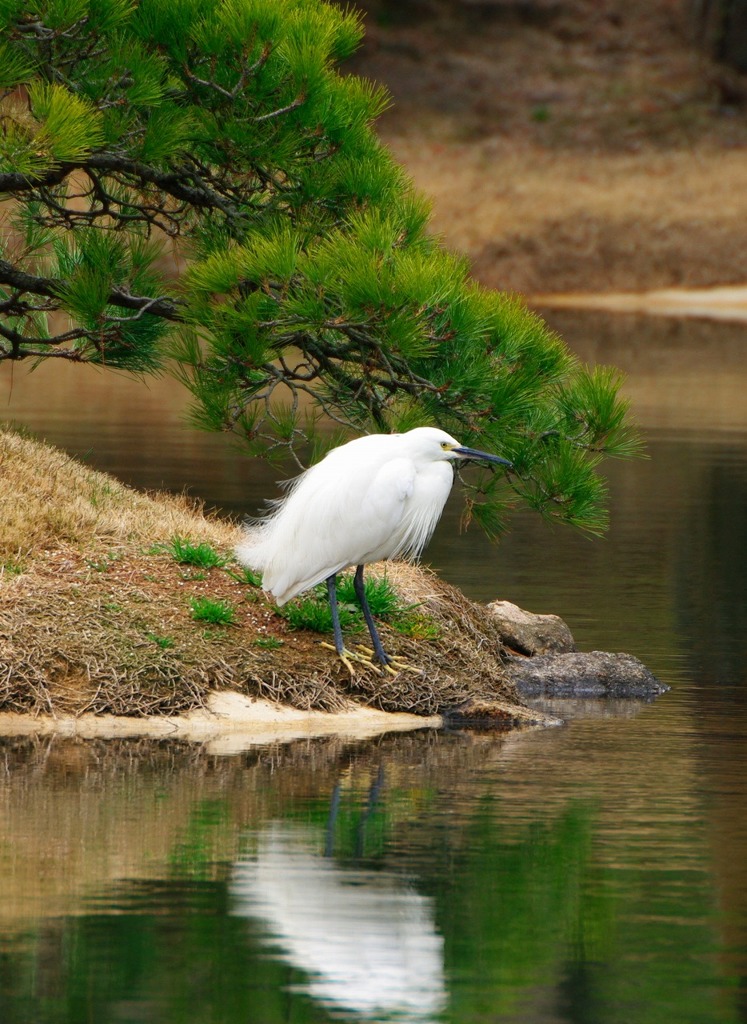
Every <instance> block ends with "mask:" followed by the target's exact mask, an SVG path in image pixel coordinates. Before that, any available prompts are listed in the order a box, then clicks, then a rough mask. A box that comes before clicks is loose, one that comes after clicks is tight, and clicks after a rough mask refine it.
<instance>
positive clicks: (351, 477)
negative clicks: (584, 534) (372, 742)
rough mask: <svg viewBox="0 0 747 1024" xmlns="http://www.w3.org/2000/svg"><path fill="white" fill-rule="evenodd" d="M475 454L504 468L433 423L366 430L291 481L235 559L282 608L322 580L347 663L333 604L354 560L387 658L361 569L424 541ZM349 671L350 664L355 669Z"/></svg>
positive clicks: (411, 551)
mask: <svg viewBox="0 0 747 1024" xmlns="http://www.w3.org/2000/svg"><path fill="white" fill-rule="evenodd" d="M468 459H477V460H481V461H485V462H491V463H497V464H499V465H504V466H510V465H511V463H510V462H508V461H507V460H506V459H502V458H500V456H498V455H489V454H488V453H487V452H482V451H477V450H476V449H474V448H465V447H463V446H462V445H460V444H459V442H458V441H456V440H455V439H454V438H453V437H451V436H450V435H449V434H447V433H445V432H444V431H443V430H438V429H436V428H435V427H416V428H415V429H414V430H410V431H408V432H407V433H405V434H369V435H368V436H366V437H359V438H356V440H354V441H349V442H348V443H347V444H343V445H340V447H339V448H334V449H333V450H332V451H331V452H329V454H328V455H326V456H325V458H323V459H322V460H321V462H318V463H317V464H316V465H315V466H312V467H311V468H310V469H308V470H306V472H305V473H302V474H301V475H300V476H299V477H297V478H296V479H295V480H292V481H291V482H290V484H289V485H288V490H287V493H286V495H285V497H284V498H282V499H280V500H279V501H278V502H276V503H275V506H276V507H275V509H274V511H273V512H272V513H271V514H270V515H269V516H268V517H267V518H266V519H264V520H262V521H261V522H260V524H259V525H258V526H257V527H256V528H255V529H253V530H252V531H250V532H249V533H248V535H247V537H246V539H245V541H244V543H242V544H240V545H239V547H238V548H237V551H236V554H237V557H238V559H239V561H240V562H242V563H243V564H244V565H246V566H248V567H249V568H251V569H253V570H255V571H257V572H261V573H262V587H263V589H264V590H266V591H269V593H271V594H272V596H273V597H274V599H275V600H276V601H277V603H278V604H279V605H283V604H285V602H286V601H290V600H291V598H293V597H296V596H297V595H298V594H301V593H303V592H304V591H305V590H309V589H310V588H311V587H314V586H316V585H317V584H318V583H321V582H322V581H326V583H327V591H328V594H329V603H330V608H331V611H332V626H333V630H334V639H335V649H336V650H337V653H338V654H339V655H340V657H341V658H342V659H343V661H345V663H346V665H347V666H348V668H349V669H351V666H350V662H349V660H348V658H349V657H351V656H352V657H355V655H351V654H350V652H348V651H346V649H345V646H344V643H343V639H342V629H341V628H340V617H339V613H338V610H337V591H336V580H337V574H338V573H339V572H340V571H341V570H343V569H347V568H348V567H349V566H353V565H354V566H356V572H355V579H354V584H355V593H356V596H357V597H358V600H359V601H360V605H361V608H362V610H363V616H364V618H365V620H366V625H367V626H368V631H369V633H370V634H371V642H372V643H373V650H374V657H375V659H376V661H378V662H379V663H380V664H381V665H383V666H385V667H386V666H389V665H390V664H391V663H392V659H391V658H390V657H389V655H388V654H387V653H386V652H385V651H384V648H383V646H382V643H381V639H380V638H379V634H378V632H377V630H376V625H375V623H374V620H373V616H372V614H371V610H370V608H369V606H368V601H367V600H366V592H365V589H364V586H363V569H364V566H366V565H367V564H368V563H369V562H378V561H381V560H382V559H387V558H395V557H397V556H402V557H417V556H418V555H419V554H420V552H421V551H422V550H423V548H424V547H425V545H426V544H427V543H428V541H429V540H430V537H431V534H432V533H433V530H434V529H435V527H436V523H437V522H438V520H439V519H440V518H441V513H442V511H443V507H444V505H445V504H446V499H447V498H448V496H449V492H450V490H451V486H452V484H453V482H454V470H453V467H452V463H453V462H455V461H456V460H468ZM351 671H352V669H351Z"/></svg>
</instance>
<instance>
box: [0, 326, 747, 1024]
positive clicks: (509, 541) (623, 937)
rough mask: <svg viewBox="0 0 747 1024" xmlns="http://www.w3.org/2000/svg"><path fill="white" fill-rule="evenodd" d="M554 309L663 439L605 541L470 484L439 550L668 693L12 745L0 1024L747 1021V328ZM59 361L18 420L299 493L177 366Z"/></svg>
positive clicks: (627, 475)
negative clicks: (450, 714) (486, 721)
mask: <svg viewBox="0 0 747 1024" xmlns="http://www.w3.org/2000/svg"><path fill="white" fill-rule="evenodd" d="M553 323H554V324H555V325H556V326H557V327H558V329H560V330H561V331H562V333H563V334H564V335H565V336H566V337H567V338H568V340H569V343H570V344H571V346H572V347H573V348H574V349H575V350H576V351H577V352H578V353H579V355H580V356H581V357H582V358H585V359H589V360H592V361H604V362H611V363H614V364H616V365H618V366H621V367H622V368H623V369H624V370H625V371H626V373H627V374H628V385H627V387H628V393H629V394H630V396H631V399H632V401H633V406H634V409H635V412H636V415H637V418H638V419H639V422H640V423H641V425H642V426H643V428H644V430H645V432H646V434H647V436H648V440H649V445H648V454H649V458H648V460H646V461H639V462H635V463H619V464H613V465H612V466H611V467H610V469H609V481H610V494H611V509H612V522H613V525H612V528H611V530H610V532H609V534H608V536H607V537H606V538H605V539H604V540H601V541H600V540H594V541H590V540H587V539H585V538H583V537H579V536H575V535H573V534H572V533H570V531H567V530H558V531H551V530H549V529H548V528H547V527H545V526H543V525H541V524H539V523H537V522H535V521H534V520H533V519H531V518H530V517H529V516H520V517H518V518H517V520H516V522H515V524H514V528H513V531H512V533H511V534H510V535H509V536H508V537H507V538H506V539H505V540H504V541H503V542H502V543H501V545H500V547H499V548H498V549H493V548H491V547H490V546H489V545H487V544H486V543H485V542H484V541H482V540H481V538H480V537H479V536H478V535H477V534H474V533H469V534H467V535H460V534H459V527H458V519H459V508H458V502H454V503H453V504H452V505H451V506H450V508H449V511H448V514H447V515H446V516H445V517H444V520H443V521H442V524H441V526H440V528H439V531H438V534H437V537H436V538H435V540H434V543H433V544H432V546H431V548H430V550H429V552H428V560H429V561H430V562H431V564H433V565H434V566H436V567H437V568H438V570H439V571H440V572H441V573H442V574H443V575H444V576H446V577H448V578H449V579H451V580H452V581H454V582H456V583H458V584H459V585H460V586H462V587H463V589H465V590H466V591H467V593H469V594H470V595H471V596H473V597H475V598H477V599H489V598H493V597H498V596H500V597H505V598H508V599H510V600H514V601H516V602H517V603H519V604H522V605H524V606H525V607H527V608H530V609H533V610H535V611H554V612H557V613H559V614H561V615H563V616H564V617H565V618H566V619H567V621H568V622H569V624H570V625H571V627H572V629H573V631H574V633H575V635H576V638H577V641H578V642H579V645H580V646H581V647H582V648H584V649H599V648H601V649H605V650H625V651H629V652H631V653H633V654H636V655H637V656H638V657H640V658H641V659H642V660H643V661H645V662H646V663H647V664H648V665H649V666H650V667H651V668H652V669H653V670H654V671H655V672H656V673H657V674H658V675H659V676H660V677H661V678H662V679H664V680H665V681H666V682H668V683H669V684H670V685H671V686H672V690H671V691H670V692H669V693H668V694H666V695H665V696H664V697H662V698H660V699H659V700H657V701H656V702H654V703H650V704H644V703H637V702H630V703H626V702H616V703H614V704H610V703H603V702H600V703H594V702H586V703H584V704H583V705H580V706H575V705H569V704H562V705H558V704H556V705H554V707H553V710H554V711H555V712H556V713H558V714H560V715H561V717H565V718H567V719H568V721H567V723H566V724H565V725H564V726H562V727H559V728H554V729H547V730H539V731H531V730H530V731H524V732H516V733H512V734H510V735H508V736H503V735H491V734H485V733H469V732H433V731H423V732H419V733H413V734H407V735H398V736H385V737H382V738H380V739H378V740H376V741H373V742H370V741H368V742H365V743H363V742H350V741H345V740H343V739H329V738H327V739H324V740H316V741H304V742H302V743H292V744H277V745H274V746H271V747H261V748H256V747H255V748H250V749H246V750H243V751H240V752H238V753H237V752H234V753H232V754H228V753H225V752H222V751H221V750H220V749H211V748H202V747H193V746H190V745H187V744H176V743H167V742H160V743H154V742H144V741H115V742H111V741H110V742H95V743H91V742H88V743H84V742H73V741H62V740H44V741H41V740H39V741H33V740H28V739H23V740H4V741H1V742H0V821H2V836H1V837H0V1022H2V1024H26V1022H29V1024H31V1022H38V1024H47V1022H49V1024H72V1022H83V1021H86V1022H87V1021H91V1022H96V1024H108V1022H112V1024H114V1022H127V1024H130V1022H131V1024H136V1022H143V1021H148V1022H164V1024H171V1022H180V1024H181V1022H203V1021H204V1022H210V1024H234V1022H236V1024H239V1022H241V1024H274V1022H281V1021H283V1022H298V1024H302V1022H317V1021H319V1022H322V1021H350V1022H367V1021H390V1020H391V1021H400V1022H423V1024H425V1022H437V1021H439V1022H444V1024H477V1022H480V1024H484V1022H493V1021H496V1022H497V1021H500V1022H503V1021H506V1022H521V1024H545V1022H547V1024H555V1022H562V1024H565V1022H568V1024H571V1022H579V1024H581V1022H583V1024H586V1022H588V1024H606V1022H610V1024H617V1022H620V1024H637V1022H648V1021H651V1022H656V1024H662V1022H669V1021H671V1022H672V1024H675V1022H676V1024H683V1022H693V1024H710V1022H714V1024H716V1022H718V1024H731V1022H739V1021H747V983H746V978H747V742H746V741H747V700H746V699H745V698H746V696H747V695H746V694H745V679H744V675H745V672H744V665H745V654H746V653H747V621H746V616H745V612H746V611H747V590H746V588H745V578H746V575H747V574H746V572H745V570H746V569H747V387H745V382H746V381H747V344H745V342H746V340H747V339H745V332H744V328H734V327H728V326H725V325H719V326H718V327H715V326H711V325H706V324H696V323H690V324H687V323H677V322H673V321H667V320H661V321H655V320H641V319H637V318H631V317H619V318H617V319H612V320H610V319H605V318H602V317H600V316H596V315H587V316H584V317H579V318H573V317H571V316H568V315H564V316H562V317H561V316H560V315H554V316H553ZM53 369H54V371H55V372H54V373H47V372H46V368H42V369H41V370H39V371H38V373H37V374H36V375H33V376H31V377H28V376H27V375H26V373H25V372H19V370H18V368H16V370H15V378H14V380H13V382H12V387H11V382H10V379H9V375H8V374H7V368H6V367H2V368H1V369H0V388H1V389H2V391H1V394H0V401H2V404H3V406H4V409H3V417H4V418H7V419H11V420H15V421H16V422H17V423H21V424H25V425H27V426H29V427H30V428H31V429H33V430H34V431H35V432H37V433H39V434H41V435H43V436H46V437H48V438H49V439H50V440H52V441H55V442H56V443H58V444H60V445H63V446H64V447H66V448H68V449H69V450H70V451H73V452H75V453H78V454H80V455H81V456H83V457H85V458H86V459H87V460H88V461H89V462H90V463H91V464H92V465H95V466H97V467H100V468H105V469H109V470H111V471H112V472H115V473H116V474H117V475H118V476H120V477H121V478H123V479H125V480H127V481H129V482H132V483H135V484H137V485H138V486H144V487H158V486H165V487H168V488H171V489H176V490H182V489H184V488H185V487H187V488H188V489H189V490H190V491H191V493H193V494H195V495H199V496H202V497H204V498H205V499H206V500H207V501H208V503H209V504H214V505H217V506H219V507H221V508H225V509H228V510H231V511H233V512H239V511H249V512H252V511H254V510H255V509H256V508H257V506H258V504H259V502H260V499H261V498H262V497H263V496H265V495H271V494H272V493H273V481H274V479H275V477H276V476H277V472H276V471H273V470H269V471H268V470H266V469H264V468H263V467H261V466H257V465H255V464H253V463H249V462H248V461H247V460H242V459H241V457H240V456H239V455H237V454H236V452H234V451H231V450H230V448H229V447H228V443H227V441H226V439H225V438H223V437H208V436H205V435H201V434H198V433H196V432H192V431H187V430H185V428H184V425H183V420H182V414H183V396H182V395H181V394H180V392H179V391H178V389H177V388H176V387H174V385H172V384H169V383H168V382H161V383H155V384H151V385H150V388H149V389H148V388H145V387H144V386H143V385H141V384H130V383H128V382H127V381H117V382H116V383H112V382H111V380H110V378H108V377H102V376H101V375H98V376H97V375H93V374H90V375H86V374H84V373H82V372H81V371H80V370H77V371H73V372H71V373H70V374H67V373H64V372H63V371H67V370H68V369H71V368H68V367H55V368H53ZM60 374H62V376H60Z"/></svg>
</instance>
